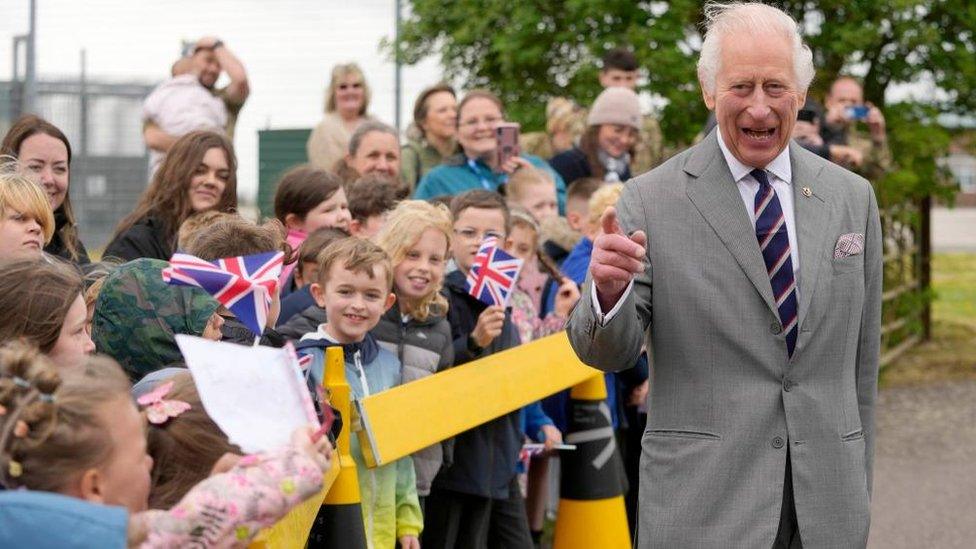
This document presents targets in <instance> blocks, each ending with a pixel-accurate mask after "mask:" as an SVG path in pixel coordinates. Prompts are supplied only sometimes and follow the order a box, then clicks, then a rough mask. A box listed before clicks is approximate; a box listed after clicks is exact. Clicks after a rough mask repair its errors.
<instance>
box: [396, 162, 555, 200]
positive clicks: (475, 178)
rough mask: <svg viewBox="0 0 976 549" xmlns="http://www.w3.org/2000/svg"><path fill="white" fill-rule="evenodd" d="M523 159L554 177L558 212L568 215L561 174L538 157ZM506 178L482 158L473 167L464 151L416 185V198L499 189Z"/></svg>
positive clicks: (426, 198)
mask: <svg viewBox="0 0 976 549" xmlns="http://www.w3.org/2000/svg"><path fill="white" fill-rule="evenodd" d="M522 158H524V159H526V160H528V162H529V164H532V165H533V166H535V167H536V168H539V169H540V170H545V171H546V173H548V174H549V176H550V177H552V180H553V181H555V182H556V200H558V202H559V213H560V215H565V213H566V183H565V182H564V181H563V178H562V176H560V175H559V174H558V173H557V172H556V170H554V169H552V166H550V165H549V164H548V163H547V162H546V161H545V160H543V159H541V158H539V157H538V156H532V155H531V154H524V155H522ZM507 179H508V175H507V174H504V173H495V172H492V171H491V168H489V167H488V166H487V165H486V164H485V163H484V162H482V161H481V160H476V161H475V166H474V167H472V166H470V165H469V164H468V159H467V158H466V157H465V156H464V155H463V154H457V155H454V156H452V157H450V158H448V159H447V160H445V161H444V163H443V164H441V165H440V166H437V167H436V168H434V169H433V170H431V171H429V172H427V175H425V176H424V177H423V178H422V179H421V180H420V183H419V184H418V185H417V190H416V191H414V193H413V197H414V198H417V199H421V200H429V199H431V198H434V197H437V196H442V195H451V196H453V195H456V194H461V193H463V192H464V191H470V190H471V189H487V190H489V191H497V190H498V187H499V186H500V185H501V184H502V183H504V182H505V181H506V180H507Z"/></svg>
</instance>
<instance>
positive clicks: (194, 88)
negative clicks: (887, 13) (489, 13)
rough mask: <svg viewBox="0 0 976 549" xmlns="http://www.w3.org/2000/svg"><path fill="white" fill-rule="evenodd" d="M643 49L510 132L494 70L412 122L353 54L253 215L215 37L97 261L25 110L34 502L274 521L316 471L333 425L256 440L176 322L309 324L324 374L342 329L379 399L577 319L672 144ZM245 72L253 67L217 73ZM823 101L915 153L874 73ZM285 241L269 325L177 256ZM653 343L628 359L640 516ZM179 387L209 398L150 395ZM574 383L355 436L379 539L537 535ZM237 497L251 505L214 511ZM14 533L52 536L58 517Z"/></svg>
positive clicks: (127, 527) (17, 478) (20, 257)
mask: <svg viewBox="0 0 976 549" xmlns="http://www.w3.org/2000/svg"><path fill="white" fill-rule="evenodd" d="M641 66H642V64H641V63H640V62H639V61H638V60H637V59H636V58H635V57H634V54H633V53H632V52H631V51H630V50H629V49H627V48H625V47H621V48H616V49H613V50H610V51H609V52H607V53H606V55H604V56H603V58H602V65H601V67H600V73H599V79H600V84H601V85H602V86H604V88H605V89H604V90H603V91H602V92H601V93H600V94H599V95H598V97H597V98H596V100H595V101H594V102H593V104H592V105H590V106H589V107H588V108H583V107H581V106H580V105H578V104H577V103H576V102H574V101H573V100H572V99H569V98H553V99H552V100H550V101H549V103H548V105H547V107H546V112H547V115H548V120H547V125H546V128H545V131H543V132H536V133H523V134H522V135H520V147H519V149H520V150H519V152H517V154H509V155H505V154H500V153H501V151H500V147H499V138H498V134H497V132H496V128H497V127H498V126H499V124H502V123H505V122H511V120H509V119H508V118H506V114H505V106H504V105H503V103H502V102H501V100H500V99H499V98H498V97H497V96H496V95H494V94H493V93H491V92H489V91H487V90H481V89H477V90H469V91H467V92H466V93H464V94H463V96H459V93H458V92H457V91H456V90H455V89H454V88H452V87H451V86H449V85H447V84H443V83H439V84H436V85H433V86H431V87H429V88H428V89H426V90H424V91H423V92H422V93H421V94H420V95H419V97H418V98H417V100H416V104H415V107H414V110H413V122H412V124H411V125H410V127H409V128H408V129H407V131H406V133H405V135H404V136H403V138H402V139H401V135H400V133H399V132H398V131H397V130H396V129H394V128H393V127H391V126H389V125H387V124H385V123H384V122H382V121H380V120H378V119H377V118H376V117H375V116H373V115H371V114H370V112H369V104H370V88H369V85H368V83H367V81H366V78H365V75H364V74H363V72H362V71H361V70H360V68H359V67H358V66H357V65H356V64H355V63H349V64H341V65H336V66H335V67H334V68H333V70H332V73H331V80H330V82H329V85H328V87H327V90H326V99H325V112H324V116H323V118H322V120H321V122H320V123H319V124H318V125H317V126H315V128H314V130H313V131H312V134H311V136H310V137H309V140H308V143H307V153H308V160H309V162H308V164H306V165H301V166H297V167H294V168H293V169H291V170H289V171H288V172H286V173H285V174H283V175H282V176H281V178H280V179H279V181H278V182H277V186H276V191H275V196H274V205H273V208H274V218H273V219H270V220H268V221H266V222H264V223H257V222H254V221H251V220H247V219H245V218H243V217H242V216H240V215H239V214H238V213H237V208H238V195H237V155H236V153H235V150H234V147H233V144H232V139H233V129H234V122H235V119H236V116H237V114H238V113H239V112H240V110H241V108H243V107H244V106H245V102H246V100H247V98H248V95H249V93H250V88H249V85H248V81H247V73H246V71H245V69H244V65H243V64H242V63H241V61H240V60H239V59H238V58H237V57H236V56H235V55H234V54H233V53H232V52H231V50H230V49H229V47H228V45H226V44H224V43H223V42H222V41H221V40H219V39H217V38H214V37H206V38H203V39H200V40H199V41H198V42H197V43H196V44H195V45H194V46H193V47H192V49H191V50H190V51H188V52H187V55H186V56H184V57H181V58H180V59H179V60H178V61H177V62H176V63H174V65H173V67H172V76H171V77H170V78H169V79H167V80H166V81H164V82H163V83H162V84H160V85H159V86H158V87H157V88H156V89H155V90H154V91H153V92H152V93H151V94H150V95H149V96H148V97H147V98H146V100H145V104H144V110H143V116H144V120H143V122H144V137H145V142H146V146H147V148H148V149H149V150H150V151H151V155H152V167H153V171H152V175H151V179H150V181H149V185H148V187H147V188H146V190H145V192H144V193H143V194H142V196H141V197H140V199H139V201H138V203H137V204H136V206H135V207H134V208H133V210H132V213H130V214H129V215H128V216H126V217H125V218H124V219H122V220H120V221H119V222H118V225H117V227H116V230H115V233H114V235H113V237H112V239H111V242H110V243H109V244H108V245H107V247H106V248H105V249H104V252H103V253H102V254H101V259H100V260H99V261H93V260H94V259H97V258H95V257H93V256H94V254H90V253H89V250H87V249H86V247H85V246H84V244H83V243H82V241H81V238H80V236H79V227H78V224H77V222H76V219H75V217H74V215H73V212H72V208H71V201H70V171H71V144H70V143H69V141H68V139H67V137H66V136H65V134H64V133H63V132H62V131H61V130H60V129H58V127H57V125H56V123H57V121H47V120H43V119H42V118H40V117H38V116H36V115H32V114H31V115H25V116H23V117H21V118H20V119H19V120H17V121H16V122H15V123H14V125H13V126H12V127H11V128H10V130H9V131H8V132H7V134H6V136H5V137H4V138H3V141H2V145H0V153H2V154H3V155H4V156H5V160H6V162H5V163H4V165H3V167H2V169H0V310H3V311H4V315H3V317H2V318H0V342H2V344H3V347H2V349H0V485H2V487H3V488H4V489H6V490H7V491H12V490H16V489H26V491H21V492H19V493H20V494H21V495H22V496H23V497H25V498H36V499H34V500H25V501H27V504H29V505H26V506H25V507H24V509H26V510H29V511H24V513H25V514H26V516H28V517H34V518H33V519H31V520H36V523H37V524H40V523H41V522H42V521H47V520H68V518H66V517H74V520H75V521H76V522H77V524H75V525H74V528H79V529H82V530H83V531H84V532H87V533H88V534H89V535H90V536H92V537H91V538H90V539H91V540H92V543H93V544H94V545H99V546H109V545H111V544H122V543H124V544H128V545H132V546H178V545H180V544H184V543H190V542H191V541H192V542H198V543H203V544H204V545H207V546H209V545H219V546H224V545H226V544H231V543H244V542H246V541H247V540H250V539H251V538H252V537H253V536H254V535H255V534H256V532H257V531H258V530H259V529H260V528H262V527H265V526H268V525H270V524H272V523H273V522H274V521H275V520H277V519H280V518H281V517H282V516H283V515H284V514H285V513H286V512H287V511H288V510H289V509H291V508H292V507H294V505H296V504H297V503H298V502H300V501H302V499H304V498H306V497H309V496H311V495H312V494H314V493H317V491H318V489H319V488H320V486H321V481H322V473H323V471H324V470H326V469H327V468H328V467H329V466H330V460H331V459H332V457H331V450H330V448H331V447H330V445H329V444H328V442H327V441H326V440H325V439H323V440H321V441H316V440H315V438H314V437H313V436H312V431H311V430H299V431H296V432H295V433H294V435H293V437H292V443H291V444H290V445H288V446H286V447H284V448H282V449H281V450H280V451H278V452H273V453H268V454H259V455H250V456H241V451H240V449H239V448H237V447H236V446H234V445H233V444H231V443H230V442H229V441H228V440H227V437H226V436H224V435H223V433H222V432H221V431H220V429H219V428H218V427H217V426H216V424H214V422H213V421H212V420H211V419H210V418H209V417H208V416H207V414H206V411H205V410H204V408H203V406H202V403H201V400H200V396H199V394H198V393H197V391H196V388H195V386H194V383H193V379H192V377H191V376H190V375H189V373H188V370H187V369H186V368H185V365H184V364H183V357H182V356H181V354H180V351H179V349H178V347H177V345H176V341H175V336H176V335H177V334H189V335H193V336H200V337H204V338H209V339H213V340H223V341H232V342H237V343H243V344H251V343H253V342H254V341H255V340H256V339H257V340H259V342H260V344H261V345H268V346H274V347H281V346H283V345H285V344H286V343H287V342H289V341H290V342H294V343H295V345H296V347H297V348H298V350H299V351H300V352H302V353H304V354H305V355H307V356H309V357H311V364H310V365H309V366H308V376H309V379H310V380H312V381H314V382H315V384H320V383H321V381H322V376H323V365H324V358H323V357H324V350H325V349H326V348H328V347H333V346H341V347H342V349H343V351H344V352H345V359H346V372H347V376H348V378H349V383H350V385H351V387H352V391H353V396H354V398H362V397H365V396H368V395H370V394H375V393H377V392H380V391H384V390H386V389H389V388H391V387H394V386H397V385H400V384H403V383H410V382H412V381H415V380H417V379H420V378H423V377H426V376H430V375H433V374H436V373H437V372H441V371H444V370H446V369H448V368H452V367H461V366H463V365H464V364H466V363H468V362H471V361H474V360H477V359H479V358H482V357H485V356H488V355H491V354H494V353H497V352H500V351H502V350H505V349H509V348H512V347H515V346H517V345H520V344H525V343H528V342H530V341H532V340H535V339H538V338H541V337H544V336H547V335H550V334H552V333H555V332H558V331H560V330H563V329H565V326H566V322H567V319H568V318H569V315H570V312H571V311H572V310H573V308H574V306H575V305H576V303H577V301H578V300H579V299H580V291H581V288H582V285H583V282H584V279H585V278H586V277H587V274H588V269H589V264H590V257H591V254H592V252H593V247H594V246H593V244H594V241H595V240H596V239H597V238H599V236H600V235H601V234H603V232H604V231H605V229H604V225H603V224H602V223H601V217H602V216H603V215H604V212H605V211H606V210H607V209H608V208H609V207H611V206H613V205H614V204H616V202H617V200H618V198H619V197H620V196H621V193H622V192H623V188H624V186H623V184H622V183H623V182H625V181H627V180H629V179H631V178H632V177H634V176H636V175H639V174H641V173H643V172H645V171H647V170H648V169H650V168H653V167H655V166H657V165H660V164H661V163H663V162H665V161H666V156H667V153H666V152H665V148H664V147H663V145H662V144H663V143H664V141H665V140H664V139H663V138H662V135H661V130H660V126H659V124H658V121H657V119H656V118H655V117H654V115H652V114H648V113H645V112H643V111H642V108H641V103H640V101H639V98H638V95H637V93H636V91H635V90H636V88H637V85H638V82H639V80H640V67H641ZM222 72H223V73H226V75H227V77H228V79H229V84H228V85H227V86H226V87H224V88H220V89H217V88H216V87H215V85H216V83H217V81H218V79H219V77H220V75H221V73H222ZM798 116H799V119H798V121H797V122H796V125H795V129H794V130H793V132H794V133H793V138H794V139H795V140H796V142H797V143H799V144H801V145H802V146H803V147H805V148H807V149H809V150H810V151H813V152H814V153H816V154H818V155H820V156H822V157H824V158H827V159H829V160H831V161H834V162H836V163H838V164H841V165H843V166H845V167H848V168H851V169H853V170H855V171H859V172H861V173H863V174H865V175H866V176H867V177H869V178H876V177H877V175H879V174H880V173H882V172H883V170H885V169H887V168H888V167H889V166H890V162H891V160H890V153H889V152H888V149H887V143H886V135H885V121H884V116H883V115H882V113H881V111H880V110H879V109H878V108H877V107H876V106H873V105H870V104H865V103H864V101H863V91H862V89H861V86H860V85H859V84H858V82H857V80H856V79H854V78H852V77H849V76H842V77H839V78H838V79H837V80H836V81H835V82H834V83H833V84H832V85H831V87H830V91H829V94H828V95H827V96H826V97H825V98H824V103H823V107H821V106H820V104H818V103H817V102H816V101H814V100H813V99H812V98H811V99H809V100H808V101H807V104H806V105H804V107H803V109H801V110H800V113H799V115H798ZM722 123H723V121H722V120H719V121H718V124H722ZM715 125H716V121H715V119H714V117H713V118H712V120H710V121H709V122H708V123H706V125H705V127H704V129H703V131H702V134H701V137H702V138H704V137H705V136H706V135H708V134H709V133H710V132H713V131H716V130H714V129H713V127H714V126H715ZM487 237H495V238H497V239H498V240H499V241H500V242H501V243H502V244H503V247H504V248H505V249H506V250H507V251H508V252H509V253H511V254H512V255H514V256H516V257H518V258H520V259H522V260H523V261H524V264H523V268H522V270H521V273H520V276H519V278H518V281H517V283H516V286H515V288H514V290H513V292H512V295H511V297H510V302H509V306H507V307H506V306H500V305H490V306H489V305H486V304H485V303H482V302H481V301H479V300H478V299H477V298H475V297H473V296H472V295H470V293H469V291H468V289H467V287H466V284H465V281H466V277H467V274H468V272H469V270H470V269H471V268H472V264H473V262H474V259H475V255H476V254H477V252H478V250H479V246H480V245H481V243H482V241H483V240H484V239H485V238H487ZM279 250H280V251H283V252H285V254H286V257H287V260H286V267H285V269H284V270H283V272H282V275H281V278H280V281H279V284H278V286H277V289H276V291H275V292H274V295H273V305H272V307H271V311H270V313H269V314H268V316H267V324H266V327H265V329H264V330H263V332H262V333H254V332H252V331H251V329H249V328H248V327H247V326H246V325H244V324H243V323H242V322H240V321H239V320H237V319H236V318H235V317H234V315H233V313H231V312H230V311H229V310H227V309H226V308H225V307H223V306H221V305H220V304H219V303H218V302H217V301H216V300H215V299H214V298H213V297H212V296H210V295H209V294H207V293H206V292H205V291H203V290H201V289H199V288H191V287H181V286H171V285H168V284H166V283H165V282H164V281H163V278H162V275H161V273H162V271H163V269H164V268H166V267H167V261H168V260H169V259H170V258H171V256H172V255H173V254H174V253H176V252H183V253H188V254H191V255H194V256H196V257H199V258H201V259H204V260H216V259H219V258H225V257H234V256H245V255H251V254H257V253H263V252H269V251H279ZM648 354H649V353H647V352H643V351H642V353H641V355H640V358H639V359H638V360H637V361H636V364H635V366H636V367H635V368H632V369H629V370H626V371H624V372H620V373H607V374H606V375H605V381H606V386H607V394H608V397H607V404H608V406H609V409H610V411H611V416H612V424H613V427H614V429H615V431H616V432H617V436H618V440H619V443H620V448H621V450H622V454H623V458H624V463H625V470H626V472H627V475H626V476H627V478H626V479H621V484H622V489H623V490H626V491H627V498H626V501H627V510H628V518H629V521H630V523H631V528H633V526H634V524H635V523H636V520H635V517H636V505H637V499H636V493H637V490H636V487H637V485H638V468H639V465H638V464H639V456H640V448H641V436H642V434H643V430H644V423H645V413H646V401H647V396H648V378H649V368H652V366H649V363H652V362H653V360H652V358H649V356H648ZM147 395H148V398H149V399H150V400H146V398H147ZM313 397H315V398H319V395H316V394H314V391H313ZM152 398H155V399H156V400H155V401H151V399H152ZM163 400H165V401H166V402H179V403H182V404H185V405H186V406H185V409H183V408H180V411H175V410H172V409H168V410H169V411H167V412H166V413H163V414H162V415H160V414H158V413H156V414H153V413H150V411H152V410H155V409H156V408H153V407H154V406H157V405H159V404H160V402H162V401H163ZM137 402H138V405H137ZM325 404H326V403H320V405H325ZM569 405H570V404H569V399H568V394H567V393H560V394H556V395H553V396H551V397H549V398H546V399H545V400H544V401H542V402H537V403H534V404H531V405H529V406H527V407H525V408H523V409H520V410H516V411H514V412H512V413H510V414H507V415H505V416H502V417H500V418H497V419H495V420H492V421H490V422H488V423H486V424H483V425H480V426H478V427H475V428H473V429H471V430H470V431H467V432H464V433H461V434H459V435H457V436H456V437H453V438H452V439H449V440H445V441H443V442H441V443H438V444H435V445H434V446H432V447H429V448H425V449H423V450H420V451H419V452H417V453H415V454H414V455H412V456H410V457H406V458H403V459H401V460H398V461H396V462H394V463H390V464H386V465H383V466H381V467H378V468H376V469H367V468H366V465H365V461H364V459H363V456H362V449H361V448H359V446H358V441H357V437H353V439H352V440H353V449H352V453H353V457H354V459H355V460H356V464H357V467H358V468H359V470H360V474H359V482H360V491H361V495H362V515H363V528H364V530H365V532H366V535H367V538H368V540H369V544H370V546H371V547H376V548H386V547H390V548H392V547H394V546H395V545H397V544H399V546H400V547H403V548H405V549H411V548H417V547H420V546H423V547H444V548H449V547H486V546H491V547H532V546H533V545H534V544H538V542H539V539H540V536H541V534H542V530H543V524H544V518H545V514H546V509H547V508H549V507H550V503H551V502H548V497H549V493H550V490H549V484H550V481H549V480H547V479H548V478H549V477H551V476H553V475H554V474H555V473H552V475H550V469H551V467H550V461H551V455H552V454H551V453H549V452H545V453H542V454H541V455H537V456H533V457H532V458H531V459H530V460H523V459H522V458H521V457H520V455H521V452H520V450H521V448H522V446H523V444H525V443H526V442H527V441H535V442H541V443H544V444H545V445H546V446H547V447H552V446H553V445H555V444H559V443H561V442H562V436H563V434H564V433H565V432H566V429H567V427H568V423H569V418H568V416H569ZM402 427H403V429H404V430H406V431H409V429H410V428H411V425H410V418H404V424H403V426H402ZM343 428H352V422H349V421H347V422H345V427H343ZM628 487H629V490H627V488H628ZM52 493H53V494H58V495H60V496H58V497H56V496H54V495H51V494H52ZM84 502H88V503H93V504H98V505H89V506H86V505H84ZM203 502H205V503H206V504H205V505H204V504H203ZM216 507H219V508H220V509H223V510H225V511H226V510H228V509H233V512H230V511H228V512H222V513H217V514H214V513H207V512H206V509H208V508H216ZM42 508H46V509H47V511H44V513H47V514H44V513H42V511H40V510H39V509H42ZM119 508H124V510H122V511H120V510H119ZM82 517H89V518H90V520H85V519H83V518H82ZM12 535H13V536H14V537H13V538H11V539H16V540H18V543H20V544H21V545H22V546H28V545H30V543H31V540H35V539H39V538H38V536H50V535H52V533H51V531H50V529H42V530H40V531H39V530H37V529H31V528H24V529H22V530H18V531H17V532H15V533H14V534H12ZM94 545H93V546H94Z"/></svg>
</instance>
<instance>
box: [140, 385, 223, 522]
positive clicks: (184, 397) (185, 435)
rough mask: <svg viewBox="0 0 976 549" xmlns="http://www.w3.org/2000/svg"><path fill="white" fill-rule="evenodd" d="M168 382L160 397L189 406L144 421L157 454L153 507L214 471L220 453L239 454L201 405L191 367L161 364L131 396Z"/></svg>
mask: <svg viewBox="0 0 976 549" xmlns="http://www.w3.org/2000/svg"><path fill="white" fill-rule="evenodd" d="M157 374H158V375H157ZM165 384H171V385H170V389H169V390H168V391H166V394H165V395H162V397H161V398H162V399H164V400H166V401H169V402H185V403H186V404H189V408H188V409H186V410H185V411H183V412H180V413H178V414H171V415H168V416H167V417H165V418H154V419H150V420H149V421H148V424H147V426H146V440H147V446H146V452H147V453H148V454H149V456H150V457H151V458H152V460H153V466H152V475H151V476H152V483H151V487H150V489H149V508H150V509H169V508H170V507H172V506H173V505H176V504H177V503H178V502H179V501H180V500H181V499H183V497H184V496H185V495H186V494H187V492H189V491H190V489H191V488H193V486H195V485H196V484H197V483H198V482H200V481H202V480H204V479H205V478H207V477H208V476H210V474H211V473H212V472H213V470H214V468H215V467H217V465H218V463H219V462H220V461H221V459H226V458H225V456H228V454H229V455H230V456H234V455H240V454H241V450H240V448H238V447H237V446H235V445H233V444H231V443H230V442H228V440H227V436H226V435H224V433H223V432H222V431H221V430H220V428H219V427H217V424H215V423H214V422H213V420H212V419H210V416H209V415H207V412H206V410H204V409H203V403H202V402H201V400H200V394H199V393H198V392H197V388H196V385H195V384H194V383H193V377H192V376H191V375H190V372H189V370H186V369H184V368H167V369H164V370H160V371H159V372H157V373H156V374H153V375H150V376H147V377H145V378H143V380H142V381H140V382H139V383H137V384H136V385H135V386H134V387H133V388H132V391H131V392H132V396H133V397H134V398H136V399H138V398H140V397H142V396H143V395H146V394H148V393H151V392H153V391H154V390H158V389H160V388H161V387H163V386H164V385H165Z"/></svg>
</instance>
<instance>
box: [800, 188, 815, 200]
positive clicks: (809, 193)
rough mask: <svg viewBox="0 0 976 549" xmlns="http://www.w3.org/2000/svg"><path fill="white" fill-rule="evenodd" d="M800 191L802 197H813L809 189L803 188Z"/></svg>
mask: <svg viewBox="0 0 976 549" xmlns="http://www.w3.org/2000/svg"><path fill="white" fill-rule="evenodd" d="M800 190H801V191H802V192H803V196H805V197H807V198H810V197H811V196H813V191H811V190H810V187H803V188H802V189H800Z"/></svg>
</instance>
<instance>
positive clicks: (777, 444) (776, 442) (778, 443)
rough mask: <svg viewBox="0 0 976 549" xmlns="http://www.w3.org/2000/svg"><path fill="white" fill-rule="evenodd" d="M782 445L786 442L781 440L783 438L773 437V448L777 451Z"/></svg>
mask: <svg viewBox="0 0 976 549" xmlns="http://www.w3.org/2000/svg"><path fill="white" fill-rule="evenodd" d="M784 444H786V441H785V440H783V437H773V448H776V449H777V450H779V449H780V448H782V447H783V445H784Z"/></svg>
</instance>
